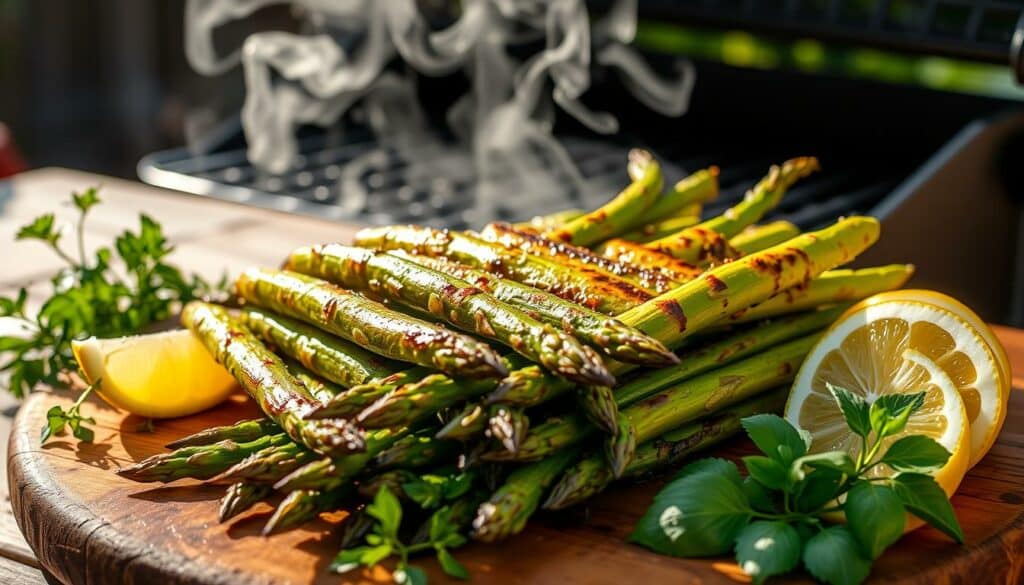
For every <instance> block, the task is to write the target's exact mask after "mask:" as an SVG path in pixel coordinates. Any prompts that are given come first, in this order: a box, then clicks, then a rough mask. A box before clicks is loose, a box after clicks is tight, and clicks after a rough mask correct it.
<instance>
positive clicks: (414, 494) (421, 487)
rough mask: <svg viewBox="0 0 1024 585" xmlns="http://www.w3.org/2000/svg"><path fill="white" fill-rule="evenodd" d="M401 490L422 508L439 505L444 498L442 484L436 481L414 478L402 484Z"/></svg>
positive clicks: (426, 508) (428, 508)
mask: <svg viewBox="0 0 1024 585" xmlns="http://www.w3.org/2000/svg"><path fill="white" fill-rule="evenodd" d="M402 491H403V492H405V495H406V496H408V497H409V499H410V500H412V501H413V502H415V503H416V504H417V505H419V507H421V508H423V509H424V510H430V509H432V508H436V507H438V506H440V505H441V501H442V499H443V498H444V492H443V490H442V486H441V485H440V484H436V483H430V482H427V481H423V480H422V479H420V478H416V480H415V481H411V482H408V483H403V484H402Z"/></svg>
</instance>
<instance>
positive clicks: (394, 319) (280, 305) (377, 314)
mask: <svg viewBox="0 0 1024 585" xmlns="http://www.w3.org/2000/svg"><path fill="white" fill-rule="evenodd" d="M235 288H236V290H237V291H238V294H239V295H241V296H242V298H244V299H245V300H246V301H248V302H250V303H253V304H255V305H258V306H262V307H266V308H269V309H271V310H273V311H275V312H277V313H281V314H284V315H286V316H289V317H293V318H295V319H301V320H303V321H306V322H307V323H310V324H312V325H316V326H317V327H319V328H321V329H323V330H325V331H327V332H329V333H333V334H335V335H338V336H339V337H343V338H345V339H348V340H349V341H352V342H354V343H356V344H358V345H360V346H362V347H364V348H366V349H368V350H370V351H373V352H374V353H377V354H380V355H382V356H386V357H389V358H392V359H396V360H399V361H406V362H412V363H415V364H419V365H421V366H426V367H430V368H436V369H438V370H441V371H442V372H447V373H450V374H454V375H459V376H466V377H470V378H486V377H495V376H499V377H500V376H502V375H504V374H505V371H504V367H503V366H502V365H501V361H500V360H499V359H498V355H497V354H496V353H495V352H494V350H492V349H491V348H490V347H488V346H487V345H486V344H484V343H481V342H479V341H477V340H475V339H473V338H471V337H469V336H466V335H462V334H459V333H455V332H453V331H450V330H448V329H445V328H444V327H440V326H438V325H434V324H432V323H427V322H426V321H423V320H421V319H417V318H415V317H410V316H408V315H406V314H404V313H400V312H398V311H395V310H392V309H389V308H387V307H385V306H384V305H382V304H380V303H377V302H374V301H371V300H369V299H367V298H365V297H362V296H359V295H357V294H355V293H352V292H349V291H347V290H345V289H342V288H340V287H338V286H335V285H333V284H330V283H328V282H324V281H322V280H319V279H316V278H312V277H309V276H306V275H303V274H298V273H294V272H287V271H276V270H266V269H249V270H246V271H245V272H243V273H242V274H241V275H240V276H239V277H238V280H236V281H235Z"/></svg>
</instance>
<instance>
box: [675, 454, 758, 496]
mask: <svg viewBox="0 0 1024 585" xmlns="http://www.w3.org/2000/svg"><path fill="white" fill-rule="evenodd" d="M703 472H710V473H713V474H716V475H721V476H724V477H726V478H727V479H729V481H732V482H735V483H742V482H743V478H742V477H740V470H739V469H737V468H736V464H735V463H733V462H732V461H729V460H728V459H721V458H718V457H707V458H704V459H698V460H697V461H694V462H693V463H689V464H687V465H686V466H685V467H683V468H682V469H680V470H679V473H677V474H676V476H675V477H674V478H672V479H673V481H675V480H677V479H681V478H684V477H687V476H690V475H694V474H696V473H703ZM663 493H664V492H663ZM656 497H657V496H656Z"/></svg>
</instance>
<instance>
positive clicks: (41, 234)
mask: <svg viewBox="0 0 1024 585" xmlns="http://www.w3.org/2000/svg"><path fill="white" fill-rule="evenodd" d="M14 239H15V240H42V241H44V242H46V243H48V244H50V245H51V246H55V245H57V241H58V240H60V232H59V231H57V230H55V229H54V217H53V214H52V213H46V214H43V215H40V216H39V217H37V218H35V219H34V220H32V223H29V224H25V225H23V226H21V229H19V230H18V233H17V234H16V235H15V236H14Z"/></svg>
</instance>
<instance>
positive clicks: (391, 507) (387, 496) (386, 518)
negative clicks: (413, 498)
mask: <svg viewBox="0 0 1024 585" xmlns="http://www.w3.org/2000/svg"><path fill="white" fill-rule="evenodd" d="M366 513H367V514H369V515H370V517H372V518H376V519H377V521H378V522H379V523H380V524H379V532H380V534H381V535H383V536H384V537H385V538H390V539H392V540H397V539H398V527H399V526H400V525H401V524H402V506H401V504H399V503H398V498H396V497H395V496H394V494H392V493H391V491H390V490H388V488H386V487H383V486H382V487H381V488H380V489H379V490H377V495H375V496H374V497H373V503H371V504H370V505H368V506H366Z"/></svg>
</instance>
